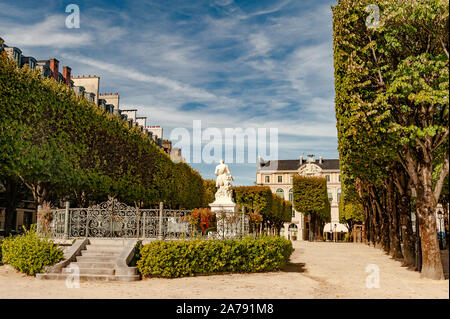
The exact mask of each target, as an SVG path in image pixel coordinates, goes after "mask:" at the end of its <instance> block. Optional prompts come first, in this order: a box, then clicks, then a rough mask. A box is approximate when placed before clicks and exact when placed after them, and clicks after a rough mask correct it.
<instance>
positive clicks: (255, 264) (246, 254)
mask: <svg viewBox="0 0 450 319" xmlns="http://www.w3.org/2000/svg"><path fill="white" fill-rule="evenodd" d="M292 251H293V249H292V243H291V241H289V240H287V239H285V238H282V237H269V236H265V237H258V238H253V237H247V238H244V239H230V240H186V241H154V242H152V243H150V244H147V245H145V246H143V247H142V248H141V249H140V252H139V254H140V256H141V257H140V259H139V260H138V262H137V267H138V270H139V272H140V273H141V274H142V275H143V276H145V277H166V278H175V277H185V276H194V275H196V274H214V273H222V272H246V273H249V272H262V271H275V270H279V269H280V268H281V267H283V266H284V265H285V264H286V263H287V262H288V261H289V257H290V256H291V253H292Z"/></svg>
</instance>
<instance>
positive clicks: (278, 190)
mask: <svg viewBox="0 0 450 319" xmlns="http://www.w3.org/2000/svg"><path fill="white" fill-rule="evenodd" d="M277 195H278V196H280V197H281V198H283V199H284V191H283V190H282V189H281V188H278V189H277Z"/></svg>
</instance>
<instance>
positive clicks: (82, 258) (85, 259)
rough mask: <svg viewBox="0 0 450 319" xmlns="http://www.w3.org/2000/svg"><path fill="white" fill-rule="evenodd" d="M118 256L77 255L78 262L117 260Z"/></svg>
mask: <svg viewBox="0 0 450 319" xmlns="http://www.w3.org/2000/svg"><path fill="white" fill-rule="evenodd" d="M116 259H117V257H116V256H77V262H115V261H116Z"/></svg>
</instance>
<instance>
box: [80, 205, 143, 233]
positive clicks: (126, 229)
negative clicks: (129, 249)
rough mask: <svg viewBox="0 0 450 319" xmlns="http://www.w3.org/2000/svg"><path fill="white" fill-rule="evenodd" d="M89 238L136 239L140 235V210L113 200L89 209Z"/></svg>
mask: <svg viewBox="0 0 450 319" xmlns="http://www.w3.org/2000/svg"><path fill="white" fill-rule="evenodd" d="M87 212H88V215H87V236H88V237H122V238H123V237H124V238H135V237H137V235H138V223H139V220H138V217H139V213H138V212H139V210H138V209H136V208H135V207H130V206H127V205H126V204H123V203H120V202H119V201H118V200H117V199H115V198H113V199H110V200H109V201H107V202H104V203H101V204H99V205H95V206H92V207H90V208H88V209H87Z"/></svg>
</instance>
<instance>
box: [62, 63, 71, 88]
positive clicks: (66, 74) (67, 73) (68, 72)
mask: <svg viewBox="0 0 450 319" xmlns="http://www.w3.org/2000/svg"><path fill="white" fill-rule="evenodd" d="M71 73H72V69H71V68H70V67H68V66H65V67H63V77H64V80H65V81H66V84H67V85H68V86H70V79H71V78H72V75H71Z"/></svg>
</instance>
